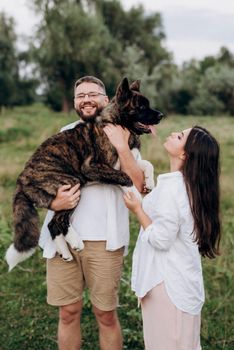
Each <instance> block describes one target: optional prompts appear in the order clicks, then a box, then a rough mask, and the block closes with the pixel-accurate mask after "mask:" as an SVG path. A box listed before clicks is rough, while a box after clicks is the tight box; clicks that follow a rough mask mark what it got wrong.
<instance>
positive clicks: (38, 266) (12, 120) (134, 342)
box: [0, 105, 234, 350]
mask: <svg viewBox="0 0 234 350" xmlns="http://www.w3.org/2000/svg"><path fill="white" fill-rule="evenodd" d="M0 118H1V126H0V164H1V167H0V197H1V202H0V272H1V275H0V314H1V317H0V334H1V342H0V349H1V350H16V349H17V350H19V349H27V350H36V349H37V350H55V349H57V343H56V332H57V320H58V310H57V308H54V307H51V306H48V305H47V304H46V282H45V261H44V259H43V258H42V254H41V251H40V250H39V249H38V251H37V253H36V254H35V255H34V256H33V257H32V258H30V259H28V260H27V261H26V262H24V263H22V264H21V265H20V266H18V267H16V268H15V269H14V270H13V271H12V272H11V273H8V272H7V266H6V263H5V261H4V258H3V257H4V253H5V250H6V248H7V247H8V245H9V243H10V241H11V236H12V230H11V220H12V217H11V200H12V194H13V191H14V188H15V179H16V177H17V175H18V174H19V172H20V171H21V170H22V168H23V166H24V163H25V162H26V161H27V160H28V158H29V156H30V155H31V154H32V152H33V151H34V150H35V148H36V146H37V145H38V144H40V143H41V142H42V141H43V140H44V139H46V138H47V137H48V136H50V135H52V134H53V133H55V132H57V131H58V130H59V129H60V127H62V126H64V125H65V124H67V123H69V122H71V121H74V120H75V119H76V115H75V113H71V114H69V115H65V114H61V113H53V112H51V111H49V110H48V109H46V108H45V107H43V106H41V105H35V106H32V107H24V108H16V109H13V110H6V111H5V112H4V114H2V115H0ZM195 124H199V125H202V126H204V127H207V128H208V129H209V130H210V131H211V132H212V133H213V134H214V135H215V136H216V137H217V139H218V140H219V142H220V144H221V154H222V176H221V189H222V203H221V207H222V221H223V225H222V230H223V237H222V244H221V249H222V255H221V256H220V257H218V258H217V259H215V260H208V259H203V268H204V279H205V289H206V303H205V305H204V308H203V311H202V348H203V350H224V349H225V350H233V349H234V335H233V325H234V320H233V314H234V310H233V305H234V302H233V294H234V293H233V281H232V279H233V278H232V277H233V275H232V273H233V271H234V269H233V267H234V266H233V265H234V264H233V243H234V238H233V237H234V236H233V233H234V189H233V184H232V178H233V174H234V162H233V159H234V147H233V146H234V141H233V140H234V139H233V133H234V119H233V118H229V117H219V118H217V117H193V116H189V117H181V116H174V117H168V118H167V119H165V120H164V121H162V123H161V124H160V125H159V126H158V137H156V138H153V137H151V136H144V137H143V142H142V155H143V157H144V158H146V159H149V160H150V161H151V162H152V163H153V164H154V166H155V172H156V175H157V174H159V173H161V172H166V171H168V160H167V156H166V154H165V152H164V150H163V147H162V143H163V140H164V138H165V137H166V136H167V135H168V134H169V133H170V132H171V131H175V130H181V129H185V128H188V127H190V126H192V125H195ZM44 214H45V211H43V210H42V211H40V215H41V220H42V219H43V217H44ZM138 228H139V227H138V224H137V223H136V221H135V219H134V218H133V217H131V242H130V243H131V244H130V249H129V250H130V253H129V255H128V257H127V258H126V259H125V267H124V271H123V277H122V283H121V289H120V307H119V310H118V312H119V317H120V321H121V326H122V330H123V336H124V348H125V349H129V350H132V349H134V350H142V349H143V348H144V346H143V340H142V326H141V315H140V310H139V309H138V308H137V300H136V298H135V296H134V295H133V293H132V292H131V290H130V273H131V256H132V251H133V248H134V244H135V241H136V237H137V234H138ZM84 300H85V307H84V310H83V314H82V336H83V349H84V350H96V349H98V348H99V347H98V332H97V326H96V323H95V321H94V317H93V314H92V312H91V305H90V302H89V299H88V295H87V294H85V298H84ZM165 350H166V349H165Z"/></svg>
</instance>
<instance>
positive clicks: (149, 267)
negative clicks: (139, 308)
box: [132, 171, 204, 315]
mask: <svg viewBox="0 0 234 350" xmlns="http://www.w3.org/2000/svg"><path fill="white" fill-rule="evenodd" d="M143 209H144V211H145V212H146V213H147V214H148V215H149V216H150V218H151V220H152V224H151V225H149V226H148V227H147V228H146V230H143V229H142V228H141V230H140V233H139V236H138V240H137V243H136V247H135V249H134V253H133V267H132V289H133V290H134V291H135V293H136V295H137V296H138V297H139V298H142V297H144V296H145V295H146V294H147V292H149V291H150V290H151V289H152V288H153V287H155V286H156V285H157V284H159V283H161V282H162V281H164V284H165V287H166V290H167V293H168V296H169V298H170V299H171V301H172V302H173V304H174V305H175V306H176V307H177V308H178V309H180V310H182V311H184V312H188V313H190V314H192V315H196V314H198V313H199V312H200V311H201V308H202V305H203V303H204V286H203V277H202V266H201V257H200V254H199V251H198V246H197V244H196V242H194V235H193V233H192V232H193V226H194V221H193V217H192V214H191V210H190V206H189V200H188V195H187V192H186V188H185V184H184V180H183V175H182V173H181V172H179V171H176V172H172V173H168V174H163V175H159V176H158V179H157V186H156V187H155V188H154V189H153V191H152V192H151V193H150V194H148V195H147V196H146V197H145V198H144V200H143Z"/></svg>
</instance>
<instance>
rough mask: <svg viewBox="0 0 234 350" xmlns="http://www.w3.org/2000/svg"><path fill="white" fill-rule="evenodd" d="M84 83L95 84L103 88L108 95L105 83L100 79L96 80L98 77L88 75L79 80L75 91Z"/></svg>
mask: <svg viewBox="0 0 234 350" xmlns="http://www.w3.org/2000/svg"><path fill="white" fill-rule="evenodd" d="M82 83H94V84H97V85H98V86H100V87H101V88H102V90H103V92H104V93H105V94H106V87H105V85H104V83H103V82H102V81H101V80H100V79H98V78H96V77H94V76H92V75H86V76H84V77H82V78H80V79H78V80H77V81H76V82H75V86H74V91H75V90H76V88H77V86H78V85H80V84H82Z"/></svg>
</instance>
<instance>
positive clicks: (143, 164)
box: [137, 159, 155, 192]
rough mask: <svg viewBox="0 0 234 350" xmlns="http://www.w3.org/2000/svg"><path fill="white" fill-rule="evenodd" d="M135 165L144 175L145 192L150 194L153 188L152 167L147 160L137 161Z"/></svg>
mask: <svg viewBox="0 0 234 350" xmlns="http://www.w3.org/2000/svg"><path fill="white" fill-rule="evenodd" d="M137 164H138V166H139V168H140V169H141V170H142V171H143V173H144V178H145V188H146V190H147V192H150V191H151V190H152V189H153V188H154V186H155V184H154V167H153V165H152V164H151V163H150V162H149V161H148V160H145V159H139V160H137Z"/></svg>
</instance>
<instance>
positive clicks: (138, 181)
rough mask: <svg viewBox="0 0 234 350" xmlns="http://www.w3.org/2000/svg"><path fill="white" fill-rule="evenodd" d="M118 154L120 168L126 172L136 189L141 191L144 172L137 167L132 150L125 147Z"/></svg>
mask: <svg viewBox="0 0 234 350" xmlns="http://www.w3.org/2000/svg"><path fill="white" fill-rule="evenodd" d="M118 155H119V160H120V167H121V170H122V171H124V172H125V173H126V174H128V176H129V177H130V178H131V179H132V181H133V183H134V185H135V186H136V188H137V189H138V191H139V192H142V191H143V188H144V173H143V171H142V170H141V169H140V168H139V167H138V165H137V162H136V160H135V158H134V156H133V154H132V152H131V151H130V149H126V150H123V151H121V152H120V151H119V152H118Z"/></svg>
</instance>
